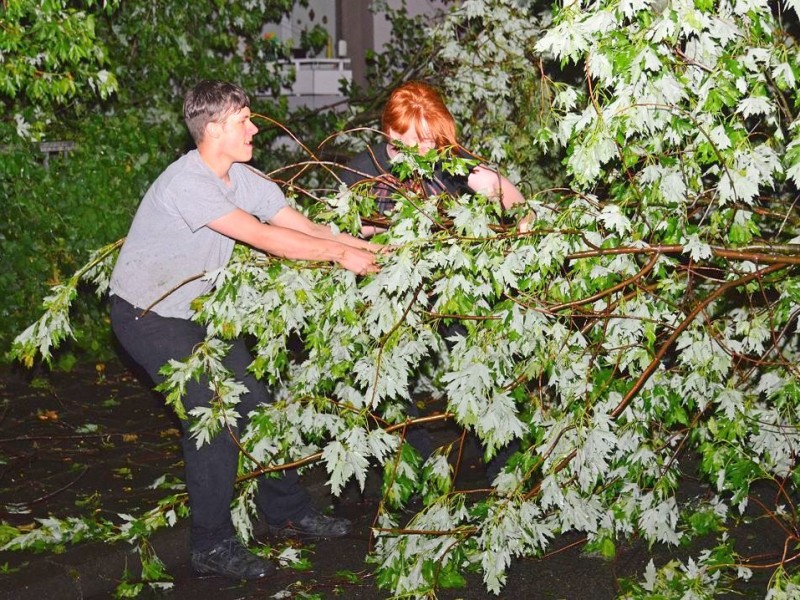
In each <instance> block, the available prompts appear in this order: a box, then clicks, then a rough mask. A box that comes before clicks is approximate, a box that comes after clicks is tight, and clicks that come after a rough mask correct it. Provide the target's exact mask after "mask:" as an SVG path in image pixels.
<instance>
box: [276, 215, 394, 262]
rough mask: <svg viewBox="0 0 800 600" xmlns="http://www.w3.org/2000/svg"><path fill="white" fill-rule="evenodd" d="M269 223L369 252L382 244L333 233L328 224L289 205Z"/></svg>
mask: <svg viewBox="0 0 800 600" xmlns="http://www.w3.org/2000/svg"><path fill="white" fill-rule="evenodd" d="M270 223H271V224H272V225H278V226H279V227H285V228H287V229H294V230H295V231H300V232H302V233H305V234H306V235H310V236H312V237H315V238H320V239H323V240H331V241H334V242H338V243H340V244H345V245H347V246H352V247H353V248H362V249H363V250H369V251H370V252H380V250H381V249H382V246H379V245H378V244H373V243H371V242H368V241H366V240H362V239H359V238H357V237H353V236H352V235H349V234H347V233H336V234H335V233H333V231H331V228H330V227H329V226H327V225H320V224H319V223H314V221H312V220H311V219H309V218H308V217H306V216H305V215H304V214H303V213H301V212H300V211H297V210H295V209H294V208H292V207H291V206H284V207H283V208H282V209H281V210H279V211H278V214H276V215H275V216H274V217H272V219H270Z"/></svg>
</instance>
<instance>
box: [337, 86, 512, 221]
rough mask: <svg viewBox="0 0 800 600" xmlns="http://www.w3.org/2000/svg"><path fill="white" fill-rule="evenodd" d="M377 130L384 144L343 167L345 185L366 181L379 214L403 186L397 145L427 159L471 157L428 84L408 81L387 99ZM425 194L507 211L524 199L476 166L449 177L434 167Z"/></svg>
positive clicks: (495, 175) (492, 173)
mask: <svg viewBox="0 0 800 600" xmlns="http://www.w3.org/2000/svg"><path fill="white" fill-rule="evenodd" d="M381 128H382V130H383V132H384V134H385V135H386V137H387V141H386V142H385V143H380V144H376V145H373V146H370V147H369V148H368V149H367V150H365V151H363V152H361V153H360V154H357V155H356V156H355V157H353V159H352V160H351V161H350V162H349V163H348V164H347V170H346V171H345V172H344V173H342V180H343V181H344V182H345V183H346V184H347V185H348V186H351V187H352V186H353V185H355V184H356V183H360V182H364V181H370V182H372V183H373V190H374V191H375V193H376V194H377V197H378V210H380V211H381V212H386V211H388V210H389V209H391V207H392V206H393V204H394V202H393V201H392V200H391V199H390V198H389V196H390V195H391V193H392V191H394V190H396V189H397V188H398V187H402V185H401V184H400V182H399V181H398V180H397V178H395V177H394V176H393V175H392V166H391V160H392V158H394V157H395V156H397V155H398V154H399V153H400V150H398V148H397V147H396V146H395V142H400V143H401V144H402V145H404V146H407V147H409V148H414V147H416V149H417V152H419V153H420V154H425V153H426V152H428V151H429V150H431V149H432V148H437V149H440V150H441V149H444V148H448V147H450V148H452V150H453V153H454V154H455V155H457V156H460V157H462V158H472V156H471V155H469V154H467V153H466V152H464V151H463V150H462V149H461V147H460V146H459V144H458V140H457V139H456V124H455V120H454V119H453V115H451V114H450V111H449V110H448V109H447V106H446V105H445V103H444V101H443V100H442V97H441V95H440V94H439V92H438V91H437V90H436V89H435V88H433V87H431V86H430V85H428V84H426V83H422V82H420V81H409V82H406V83H404V84H402V85H400V86H399V87H397V88H395V90H394V91H393V92H392V93H391V94H390V95H389V100H388V101H387V102H386V106H385V107H384V109H383V116H382V119H381ZM422 183H423V186H424V190H423V191H424V192H425V193H426V194H428V195H438V194H441V193H449V194H452V195H461V194H464V193H473V194H474V193H478V194H483V195H485V196H487V197H488V198H493V199H497V200H498V201H500V202H501V203H502V205H503V207H504V208H510V207H511V206H513V205H514V204H516V203H518V202H522V201H523V200H524V198H523V197H522V194H521V193H520V192H519V190H517V188H516V187H514V184H512V183H511V182H510V181H509V180H508V179H506V178H505V177H503V176H502V175H500V174H499V173H497V172H496V171H494V170H492V169H490V168H488V167H485V166H483V165H477V166H475V167H473V168H472V170H471V171H470V172H469V173H468V174H467V175H452V174H449V173H446V172H444V171H443V170H442V169H440V168H437V169H436V170H435V171H434V173H433V176H432V177H430V178H427V179H425V180H424V181H423V182H422Z"/></svg>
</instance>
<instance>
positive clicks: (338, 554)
mask: <svg viewBox="0 0 800 600" xmlns="http://www.w3.org/2000/svg"><path fill="white" fill-rule="evenodd" d="M0 411H1V414H0V459H1V460H0V517H1V518H2V520H3V521H4V522H6V523H9V524H12V525H15V526H17V527H22V526H29V525H30V524H32V523H33V519H35V518H43V517H45V516H48V515H55V516H59V517H67V516H70V515H74V514H76V513H77V514H83V515H87V514H96V515H100V516H106V517H111V516H113V515H115V514H116V513H118V512H130V513H132V514H139V513H141V512H142V510H140V509H146V508H150V507H152V506H153V503H154V501H155V500H157V499H158V498H162V497H164V496H165V495H166V494H165V492H164V491H163V490H151V489H149V488H148V485H149V484H150V483H151V482H152V481H153V480H154V479H155V478H156V477H157V476H158V475H160V474H164V473H165V472H166V473H168V474H172V475H175V476H180V462H179V456H178V450H177V449H178V447H179V446H178V443H177V440H178V438H177V430H176V429H175V425H176V423H175V421H174V418H173V417H172V416H171V415H170V414H169V413H168V412H167V411H166V410H165V409H164V407H163V405H162V404H161V402H160V399H159V398H158V397H157V396H156V395H155V394H153V393H152V392H151V391H150V390H149V389H148V388H147V386H145V385H144V384H142V382H141V381H140V380H138V379H137V378H136V377H135V376H134V375H133V374H132V373H130V372H129V371H127V370H126V369H125V367H124V366H122V365H118V364H116V363H111V364H109V365H98V366H94V365H88V366H83V367H79V368H77V369H75V370H74V371H72V372H70V373H49V372H37V373H34V374H31V373H23V372H19V371H9V370H5V371H0ZM468 468H471V469H480V468H481V467H480V465H479V463H478V462H477V461H474V464H468ZM473 475H475V476H479V474H477V473H473ZM304 482H305V484H306V486H307V487H308V488H309V490H310V492H311V494H312V497H314V498H315V501H316V504H317V505H318V506H319V507H320V508H327V509H330V510H332V512H333V513H334V514H336V515H337V516H344V517H347V518H350V519H352V520H353V522H354V531H353V533H352V534H351V535H350V536H348V537H347V538H343V539H338V540H320V541H317V542H315V543H302V544H301V543H297V542H287V541H284V540H274V539H271V538H270V537H269V536H268V535H267V533H266V531H265V528H264V527H263V525H261V524H259V523H256V527H255V532H256V536H255V537H256V540H257V541H258V542H259V543H262V544H266V545H269V546H270V547H273V548H277V549H281V548H283V547H284V546H285V545H287V544H290V545H292V546H293V547H295V548H296V549H297V550H298V551H299V552H300V553H301V555H302V556H303V558H304V561H303V564H302V568H290V567H286V566H284V567H281V568H280V569H279V570H278V573H277V574H276V575H274V576H271V577H269V578H266V579H264V580H260V581H256V582H234V581H229V580H226V579H223V578H219V577H208V578H197V577H194V576H193V575H192V574H191V572H190V568H189V555H188V548H189V540H188V522H187V521H186V520H181V521H179V522H178V523H177V524H176V525H175V526H174V527H172V528H166V529H162V530H159V531H158V532H156V533H155V534H154V535H153V536H152V537H151V538H150V545H151V546H150V547H151V549H152V551H153V552H154V553H155V554H156V555H157V556H158V557H159V559H160V560H161V561H162V562H163V563H164V565H165V568H166V571H167V572H168V573H169V574H170V576H171V577H172V578H173V588H172V589H171V590H169V591H166V592H159V591H153V590H150V589H147V588H145V589H144V590H143V591H142V592H141V593H140V594H139V596H138V597H139V598H165V597H166V598H176V599H184V598H186V599H191V600H197V599H198V598H207V597H211V598H214V600H233V599H243V598H276V599H281V598H308V599H310V598H315V599H317V598H319V599H327V598H347V599H355V600H358V599H365V600H373V599H376V600H377V599H383V598H389V597H391V594H390V593H388V592H387V591H386V590H381V589H379V587H378V586H377V585H376V581H375V577H374V574H373V571H372V569H371V566H370V565H368V564H367V563H366V562H365V557H366V556H367V554H368V552H369V549H370V543H371V539H370V527H371V526H372V522H373V519H374V516H375V513H376V510H377V493H375V490H376V489H377V485H379V477H377V476H374V477H372V478H371V479H370V480H369V481H368V486H367V491H366V492H365V493H361V492H360V491H359V490H357V489H356V488H355V487H351V488H348V489H347V490H346V491H345V493H344V494H343V495H342V496H341V497H340V498H338V499H335V498H333V497H332V496H330V495H329V493H328V488H327V486H326V483H325V474H324V472H323V470H322V469H312V470H310V471H309V472H308V473H307V474H306V475H305V476H304ZM748 535H750V536H751V537H753V538H754V539H755V540H757V541H758V542H759V543H762V542H764V540H765V539H766V538H765V536H775V538H776V543H779V542H781V541H782V540H783V539H784V538H781V537H780V535H779V532H778V533H776V532H766V533H765V532H764V531H763V530H759V531H757V532H755V533H750V534H748ZM582 546H583V544H582V538H581V537H580V536H578V535H564V536H561V537H560V538H558V539H557V540H556V541H555V543H554V544H553V546H552V548H553V549H552V551H551V552H550V553H549V554H548V555H547V556H545V557H543V558H538V559H517V560H515V561H514V562H513V563H512V566H511V568H510V569H509V573H508V581H507V584H506V586H505V587H504V589H503V591H502V593H501V594H500V596H494V595H492V594H490V593H489V592H487V591H486V589H485V587H484V586H483V584H482V582H481V580H480V576H479V575H478V574H467V585H466V587H464V588H459V589H451V590H439V591H438V593H437V595H436V597H437V598H439V599H440V600H457V599H463V600H478V599H485V598H495V597H500V598H508V599H512V600H515V599H520V600H522V599H525V600H527V599H545V600H556V599H565V600H607V599H611V598H616V597H617V592H618V578H619V577H621V576H623V577H631V576H633V577H637V578H638V575H640V574H641V573H642V572H643V569H644V567H645V565H646V564H647V562H648V561H649V560H650V558H651V556H653V557H655V559H656V564H663V562H664V561H666V560H668V559H669V558H670V557H671V555H672V553H673V551H672V550H670V549H661V550H659V549H654V550H653V551H650V550H649V549H648V548H647V547H646V546H645V545H644V544H643V543H641V542H638V543H637V542H634V543H632V544H630V545H620V547H619V549H618V552H617V556H616V557H615V559H613V560H611V561H609V560H605V559H603V558H600V557H598V556H593V555H588V554H586V553H584V552H582ZM684 552H685V550H681V553H684ZM126 572H127V573H130V574H131V579H133V580H136V579H137V577H138V576H139V574H140V573H141V563H140V561H139V557H138V554H137V553H136V551H135V549H134V548H133V547H132V546H131V545H130V544H128V543H124V542H121V543H114V544H104V543H96V542H91V543H78V544H74V545H71V544H65V545H63V546H62V547H61V548H59V549H58V551H48V552H43V553H34V552H30V551H24V552H8V551H6V552H0V598H7V599H14V600H28V599H31V600H34V599H35V600H42V599H50V598H53V599H59V600H61V599H71V598H76V599H93V598H111V597H114V595H115V589H116V588H117V586H118V584H119V582H120V580H121V579H122V578H123V575H124V574H125V573H126ZM758 589H759V588H753V589H752V590H750V591H748V590H747V589H745V590H743V591H741V590H740V591H739V592H737V594H736V595H735V596H731V597H736V598H756V597H763V593H762V594H761V595H758V594H759V591H758ZM760 589H761V590H763V587H761V588H760Z"/></svg>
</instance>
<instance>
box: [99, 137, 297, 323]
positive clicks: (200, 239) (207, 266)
mask: <svg viewBox="0 0 800 600" xmlns="http://www.w3.org/2000/svg"><path fill="white" fill-rule="evenodd" d="M229 176H230V180H231V185H230V186H227V185H226V184H225V183H224V182H223V181H222V180H221V179H220V178H219V177H217V176H216V175H215V174H214V173H213V172H212V171H211V169H209V168H208V166H207V165H206V164H205V163H204V162H203V160H202V158H201V157H200V154H199V153H198V152H197V150H192V151H191V152H189V153H188V154H185V155H184V156H182V157H181V158H179V159H178V160H176V161H175V162H174V163H172V164H171V165H170V166H169V167H167V169H166V170H165V171H164V172H163V173H162V174H161V175H160V176H159V177H158V179H156V180H155V182H153V184H152V185H151V186H150V189H149V190H147V193H146V194H145V196H144V198H143V199H142V203H141V204H140V205H139V209H138V211H137V212H136V216H135V217H134V219H133V223H132V224H131V229H130V231H129V232H128V236H127V238H126V239H125V243H124V245H123V246H122V250H120V254H119V259H118V260H117V263H116V265H115V267H114V272H113V273H112V275H111V288H110V291H111V293H112V294H115V295H117V296H119V297H120V298H122V299H123V300H127V301H128V302H130V303H131V304H133V305H134V306H137V307H139V308H149V309H150V310H151V311H153V312H155V313H157V314H159V315H161V316H163V317H176V318H180V319H189V318H191V316H192V314H193V311H192V309H191V308H190V303H191V302H192V300H194V299H195V298H197V297H198V296H201V295H203V294H205V293H207V292H209V291H210V290H211V287H212V284H211V283H210V282H209V281H205V280H202V279H199V278H197V279H192V278H196V277H198V276H199V275H203V274H204V273H208V272H210V271H214V270H216V269H219V268H220V267H222V266H224V265H225V264H227V262H228V260H230V257H231V253H232V252H233V246H234V243H235V242H234V240H233V239H231V238H229V237H226V236H224V235H222V234H220V233H217V232H216V231H214V230H213V229H210V228H209V227H206V225H207V224H208V223H210V222H211V221H214V220H215V219H218V218H220V217H223V216H225V215H226V214H228V213H230V212H232V211H233V210H235V209H236V208H240V209H242V210H244V211H245V212H248V213H250V214H251V215H253V216H255V217H256V218H258V219H259V220H260V221H262V222H266V221H268V220H269V219H271V218H272V217H274V216H275V215H276V214H277V213H278V211H280V210H281V209H282V208H283V207H284V206H286V198H285V197H284V195H283V192H281V190H280V188H279V187H278V186H277V185H276V184H275V183H273V182H272V181H269V180H267V179H266V178H265V177H264V176H263V175H261V174H260V173H258V172H257V171H255V170H254V169H251V168H250V167H247V166H246V165H243V164H238V163H234V164H233V165H232V166H231V169H230V171H229ZM190 279H192V281H188V280H190ZM187 281H188V282H187ZM184 282H187V283H184ZM170 290H173V291H171V292H170ZM165 295H166V296H165ZM162 296H165V297H164V298H163V299H161V300H158V299H159V298H161V297H162ZM157 300H158V302H157V303H156V304H153V303H154V302H156V301H157Z"/></svg>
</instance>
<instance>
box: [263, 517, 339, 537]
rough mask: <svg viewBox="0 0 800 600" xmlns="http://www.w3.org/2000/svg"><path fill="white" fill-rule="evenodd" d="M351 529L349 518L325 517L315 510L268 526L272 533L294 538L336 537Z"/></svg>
mask: <svg viewBox="0 0 800 600" xmlns="http://www.w3.org/2000/svg"><path fill="white" fill-rule="evenodd" d="M352 529H353V524H352V523H351V522H350V521H349V520H347V519H338V518H336V517H326V516H325V515H323V514H322V513H319V512H317V511H312V512H310V513H308V514H307V515H306V516H305V517H303V518H302V519H297V520H296V521H288V522H287V523H285V524H284V525H281V526H274V525H270V526H269V532H270V533H271V534H272V535H275V536H279V537H295V538H338V537H343V536H345V535H347V534H348V533H350V531H351V530H352Z"/></svg>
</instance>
